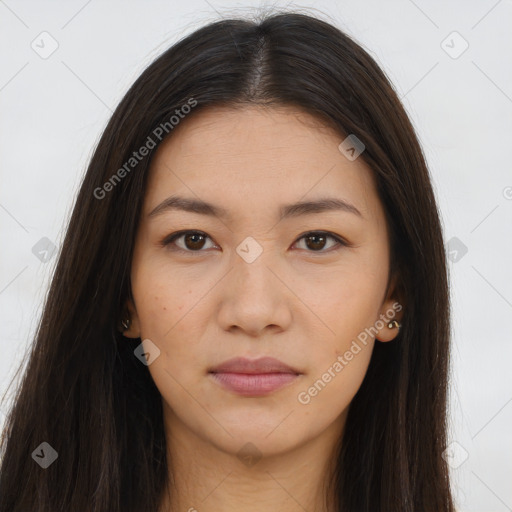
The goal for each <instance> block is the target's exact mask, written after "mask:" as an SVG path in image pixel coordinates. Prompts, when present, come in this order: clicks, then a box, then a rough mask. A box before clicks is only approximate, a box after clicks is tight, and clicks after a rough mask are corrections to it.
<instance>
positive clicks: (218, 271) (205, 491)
mask: <svg viewBox="0 0 512 512" xmlns="http://www.w3.org/2000/svg"><path fill="white" fill-rule="evenodd" d="M171 135H172V136H171V137H169V138H167V139H166V140H165V141H164V142H163V143H162V144H161V145H160V147H159V149H158V151H157V153H156V155H155V157H154V159H153V161H152V163H151V168H150V174H149V177H148V187H147V191H146V196H145V198H144V206H143V212H142V216H141V220H140V225H139V228H138V232H137V236H136V241H135V247H134V257H133V262H132V270H131V283H132V295H133V301H132V300H131V299H129V300H128V301H127V304H126V307H127V311H128V312H129V316H130V318H131V325H130V328H129V330H127V331H124V335H125V336H126V337H129V338H139V337H140V338H141V340H145V341H144V347H145V348H146V349H148V350H152V349H151V347H150V345H148V342H147V340H148V339H149V340H151V342H152V343H153V344H154V346H157V347H158V348H159V350H160V355H159V356H158V357H156V359H154V361H152V362H151V363H150V364H149V365H148V369H149V371H150V373H151V376H152V378H153V380H154V382H155V384H156V386H157V387H158V389H159V391H160V393H161V395H162V404H163V408H164V423H165V430H166V437H167V446H168V450H169V456H170V454H172V460H171V459H170V458H169V468H170V474H169V478H171V475H173V479H174V483H173V484H172V485H170V487H171V493H172V496H173V502H172V504H171V503H170V500H169V499H168V497H163V498H162V503H161V508H160V509H159V512H177V511H178V510H180V511H190V512H193V511H194V510H198V511H200V512H210V511H218V510H223V511H225V512H230V511H235V510H236V511H240V510H243V511H244V512H252V511H255V512H256V511H258V512H259V511H261V510H280V511H283V512H291V511H293V512H295V511H301V512H302V511H303V510H304V509H306V510H308V511H327V510H329V509H330V507H331V505H330V501H329V500H330V498H327V502H328V503H326V504H325V503H324V497H325V490H324V488H323V483H324V482H325V481H326V479H327V477H328V475H330V472H331V471H332V466H330V461H331V460H332V455H333V451H334V449H335V447H336V444H337V442H338V440H339V439H340V437H341V436H342V433H343V428H344V424H345V420H346V415H347V412H348V408H349V405H350V402H351V401H352V399H353V397H354V395H355V394H356V392H357V390H358V389H359V387H360V385H361V383H362V381H363V378H364V376H365V373H366V371H367V368H368V364H369V361H370V357H371V353H372V350H373V347H374V343H375V342H376V340H375V338H376V339H377V340H379V341H381V342H386V341H390V340H392V339H393V338H394V337H395V336H396V335H397V332H398V331H397V329H396V328H388V327H387V323H388V322H385V323H384V324H385V325H384V327H382V328H381V329H379V331H378V334H377V335H376V336H375V338H374V337H372V336H370V337H369V339H368V342H367V344H366V345H364V344H362V343H359V345H360V347H361V350H360V351H359V352H358V353H357V355H354V357H353V359H352V360H350V361H349V362H348V363H347V364H346V366H344V368H343V370H342V371H340V372H339V373H337V374H336V376H335V377H334V378H332V379H331V380H330V382H329V383H327V384H326V385H325V387H324V388H323V389H322V390H321V391H320V392H318V393H317V395H316V396H314V397H312V398H311V401H310V402H309V403H308V404H304V403H301V402H300V401H299V400H298V395H299V393H300V392H304V391H305V390H306V391H307V390H308V388H309V387H310V386H312V385H313V383H314V382H315V381H318V379H320V378H321V377H322V375H323V374H325V372H326V371H327V369H328V368H330V367H332V366H333V363H334V362H335V361H336V360H337V357H338V356H340V355H341V356H343V354H344V353H345V352H346V351H347V350H349V348H350V346H351V344H352V342H353V341H354V340H356V338H357V336H358V334H360V333H361V332H362V331H364V329H365V328H369V327H370V326H374V325H375V324H376V321H377V320H379V319H381V318H383V316H382V315H386V312H388V316H389V310H390V309H391V310H392V305H393V304H395V305H396V303H397V297H395V296H394V293H393V292H394V283H395V279H394V277H395V276H393V279H391V286H390V288H389V293H387V294H386V286H387V283H388V277H389V264H390V260H389V243H388V228H387V225H386V220H385V214H384V210H383V206H382V204H381V202H380V200H379V197H378V195H377V192H376V188H375V183H374V178H373V175H372V172H371V170H370V169H369V168H368V167H367V165H366V164H365V163H364V162H363V160H362V158H357V159H356V160H354V161H350V160H349V159H347V158H346V157H345V156H344V155H343V154H342V153H341V152H340V150H339V149H338V145H339V144H340V142H341V141H342V140H343V139H344V137H342V136H340V135H339V134H337V133H335V132H334V131H333V130H331V129H329V128H328V127H326V126H325V125H323V124H322V123H321V122H320V121H318V120H317V119H316V118H314V117H311V116H309V115H308V114H305V113H302V112H301V111H299V110H296V109H293V108H291V107H283V108H281V107H280V108H276V107H274V108H272V109H263V108H261V107H252V106H251V107H247V108H243V109H237V110H234V109H222V110H221V109H219V108H215V109H212V108H211V109H206V110H204V111H201V112H197V113H195V114H194V115H191V116H189V117H188V118H185V119H184V120H182V121H181V123H180V125H178V126H177V127H176V128H175V129H174V130H173V132H172V134H171ZM174 194H176V195H180V196H185V197H188V198H193V199H202V200H204V201H208V202H210V203H213V204H215V205H220V206H223V207H224V208H226V209H228V210H229V212H230V213H231V214H232V218H231V219H221V218H219V217H216V216H206V215H201V214H198V213H191V212H185V211H178V210H170V211H166V212H164V213H161V214H160V215H157V216H154V217H148V214H149V212H151V211H152V210H153V209H154V208H155V207H156V206H157V205H158V204H160V203H161V202H162V201H163V200H164V199H166V198H167V197H168V196H170V195H174ZM321 196H330V197H333V196H334V197H336V198H340V199H343V200H345V201H347V202H349V203H351V204H352V205H354V206H356V208H357V209H358V210H359V211H360V212H361V214H362V217H359V216H357V215H354V214H352V213H349V212H345V211H340V210H335V211H327V212H321V213H313V214H308V215H304V216H300V217H295V218H293V217H292V218H289V219H283V220H280V221H279V219H278V208H279V207H280V206H281V205H283V204H288V203H294V202H296V201H299V200H314V199H317V198H320V197H321ZM184 229H190V230H197V231H201V232H204V233H205V234H206V235H207V236H206V238H203V239H201V238H199V240H197V239H196V240H194V239H193V237H192V239H190V237H188V240H187V237H186V236H184V237H181V238H179V239H177V240H175V241H174V243H172V244H170V245H168V246H162V244H161V241H162V240H163V239H164V238H166V237H167V236H168V235H170V234H172V233H174V232H176V231H179V230H184ZM310 231H329V232H332V233H334V234H335V235H338V236H339V237H341V238H342V239H344V240H346V241H347V242H349V243H350V244H351V245H350V246H348V247H344V246H340V245H338V243H337V241H336V240H335V239H331V238H326V239H325V241H324V242H323V245H322V241H320V242H318V241H316V245H315V243H312V244H311V243H310V244H308V243H307V240H306V239H305V238H301V237H303V235H304V234H308V233H309V232H310ZM246 237H252V238H254V239H255V240H256V241H257V243H258V244H259V245H260V247H261V249H262V253H261V254H260V255H259V256H258V257H257V258H256V259H255V260H254V261H252V262H250V263H249V262H247V261H246V260H245V259H244V258H242V257H241V256H240V255H239V254H238V253H237V251H236V249H237V247H238V246H239V245H240V244H241V243H242V242H243V241H244V240H245V239H246ZM313 242H315V241H313ZM173 248H174V250H173ZM179 248H181V249H183V250H184V251H187V250H188V252H178V251H177V249H179ZM337 248H338V250H336V249H337ZM315 249H317V250H315ZM194 251H195V252H194ZM394 318H395V319H397V320H400V319H401V313H396V315H395V316H394ZM148 347H149V348H148ZM265 355H269V356H272V357H275V358H277V359H279V360H281V361H283V362H285V363H286V364H288V365H290V366H293V367H295V368H297V369H299V370H300V372H301V375H299V377H297V378H296V379H295V380H294V381H293V382H292V383H290V384H288V385H287V386H285V387H283V388H281V389H279V390H277V391H274V392H272V393H270V394H268V395H266V396H262V397H246V396H241V395H238V394H235V393H233V392H231V391H228V390H225V389H224V388H222V387H221V386H220V385H219V384H218V383H217V382H216V381H214V380H213V379H212V377H211V375H209V374H208V370H209V369H210V368H211V367H212V366H214V365H216V364H219V363H221V362H223V361H225V360H227V359H230V358H232V357H235V356H243V357H247V358H251V359H255V358H257V357H260V356H265ZM247 443H252V445H253V446H254V448H252V450H253V451H254V452H255V453H256V454H257V455H258V457H255V458H253V460H252V462H248V463H244V461H243V460H241V458H240V457H237V454H238V453H239V452H240V450H241V449H242V453H245V452H244V450H245V451H248V450H249V449H248V448H247ZM244 446H246V448H242V447H244ZM259 457H261V458H259ZM258 458H259V460H257V459H258Z"/></svg>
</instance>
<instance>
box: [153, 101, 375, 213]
mask: <svg viewBox="0 0 512 512" xmlns="http://www.w3.org/2000/svg"><path fill="white" fill-rule="evenodd" d="M344 138H345V137H344V136H342V135H340V134H338V133H337V132H336V131H335V130H333V129H332V128H330V127H328V126H326V125H325V124H323V123H322V122H321V121H320V120H319V119H317V118H315V117H313V116H311V115H309V114H306V113H304V112H302V111H300V110H297V109H294V108H292V107H279V108H272V109H269V108H265V109H264V108H261V107H244V108H240V109H232V108H208V109H205V110H203V111H199V112H195V113H194V114H193V115H190V116H189V117H188V118H187V117H185V118H184V119H183V120H181V122H180V124H179V125H178V126H177V127H175V128H174V130H173V132H172V133H171V135H170V136H169V137H168V138H167V139H166V140H164V142H162V143H161V144H160V147H159V148H158V150H157V152H156V155H155V156H154V158H153V161H152V163H151V166H150V176H149V181H148V187H147V194H146V198H145V199H146V200H145V208H144V210H145V213H146V214H147V213H148V212H149V211H151V210H152V209H153V208H154V207H155V206H156V204H158V203H159V202H160V201H162V200H163V199H165V198H166V197H168V196H169V195H171V194H174V193H178V192H179V193H180V195H187V196H188V197H195V198H196V199H199V198H200V199H203V200H206V201H208V202H215V203H218V204H223V205H224V207H225V208H227V209H229V207H230V205H233V206H234V207H235V206H236V205H238V207H240V208H242V209H244V207H245V209H247V208H249V207H250V208H251V209H252V211H256V210H258V209H260V210H261V209H265V208H268V207H270V205H272V204H279V205H281V204H283V203H292V202H297V201H298V200H308V199H314V198H317V197H321V196H322V197H323V196H326V195H329V196H333V195H335V196H336V197H338V198H340V199H345V200H346V201H347V202H350V203H352V204H354V205H356V207H357V209H358V210H360V211H361V213H362V214H363V216H364V217H371V216H372V215H379V214H382V213H383V212H382V210H381V205H380V204H379V203H380V201H379V199H378V196H377V193H376V189H375V183H374V177H373V172H372V171H371V169H369V167H368V166H367V165H366V164H365V163H364V161H363V160H362V159H361V158H358V159H356V160H354V161H350V160H348V159H347V158H346V157H345V156H344V155H343V154H342V153H341V152H340V150H339V149H338V146H339V144H340V143H341V142H342V141H343V139H344ZM235 210H236V208H235ZM379 210H380V212H379ZM235 213H238V212H235Z"/></svg>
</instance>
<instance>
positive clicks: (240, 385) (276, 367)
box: [208, 357, 301, 396]
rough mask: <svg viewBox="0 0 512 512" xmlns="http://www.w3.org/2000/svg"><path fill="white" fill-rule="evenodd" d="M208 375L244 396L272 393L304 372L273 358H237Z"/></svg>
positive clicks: (219, 366) (213, 369)
mask: <svg viewBox="0 0 512 512" xmlns="http://www.w3.org/2000/svg"><path fill="white" fill-rule="evenodd" d="M208 373H209V375H210V376H211V377H212V378H213V379H214V380H215V381H216V382H217V383H219V384H220V385H221V386H223V387H224V388H225V389H228V390H230V391H232V392H234V393H237V394H239V395H244V396H262V395H266V394H268V393H272V392H273V391H276V390H278V389H280V388H282V387H283V386H286V385H287V384H289V383H291V382H293V381H294V380H296V379H297V378H298V377H299V376H300V375H301V373H300V372H299V371H298V370H297V369H295V368H292V367H291V366H288V365H287V364H285V363H283V362H282V361H279V360H278V359H275V358H273V357H261V358H259V359H253V360H251V359H246V358H243V357H235V358H233V359H229V360H228V361H225V362H223V363H221V364H220V365H218V366H216V367H214V368H212V369H210V370H209V372H208Z"/></svg>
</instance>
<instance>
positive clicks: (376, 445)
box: [0, 13, 454, 512]
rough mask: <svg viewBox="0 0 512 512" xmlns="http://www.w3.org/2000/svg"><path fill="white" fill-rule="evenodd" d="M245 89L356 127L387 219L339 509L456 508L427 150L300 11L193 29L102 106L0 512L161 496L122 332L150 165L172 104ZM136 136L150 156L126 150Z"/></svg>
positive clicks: (142, 387)
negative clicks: (109, 110)
mask: <svg viewBox="0 0 512 512" xmlns="http://www.w3.org/2000/svg"><path fill="white" fill-rule="evenodd" d="M194 102H195V103H194ZM247 104H253V105H256V104H258V105H263V104H264V105H267V106H270V107H271V106H272V105H276V106H278V105H289V106H294V107H296V108H299V109H301V110H303V111H306V112H308V113H310V114H312V115H314V116H317V117H318V118H321V119H322V120H323V121H324V122H325V123H326V124H328V125H330V126H332V127H334V128H335V129H336V130H337V131H338V133H339V134H340V141H341V140H343V138H342V137H345V136H347V135H349V134H354V135H355V136H356V137H357V138H358V139H359V140H361V141H362V142H363V143H364V145H365V150H364V152H363V153H362V154H361V156H360V158H363V159H364V161H365V162H366V164H367V165H368V166H369V167H370V168H371V169H372V171H373V173H374V175H375V179H376V183H377V189H378V194H379V197H380V199H381V201H382V203H383V205H384V208H385V211H386V216H387V221H388V223H389V228H390V233H391V236H390V246H391V256H392V257H391V262H392V263H391V267H392V268H391V269H390V272H391V273H393V275H395V274H396V275H397V278H398V290H399V294H400V302H401V303H402V304H403V305H404V316H403V322H402V323H403V326H402V329H401V330H400V333H399V335H398V336H397V337H396V338H395V340H393V341H391V342H388V343H376V344H375V348H374V351H373V354H372V358H371V361H370V365H369V368H368V372H367V374H366V376H365V379H364V381H363V383H362V385H361V387H360V389H359V391H358V392H357V394H356V396H355V397H354V399H353V401H352V403H351V406H350V409H349V414H348V417H347V422H346V426H345V431H344V435H343V440H342V442H341V440H340V445H339V449H338V451H337V452H336V457H335V458H333V466H334V467H335V471H334V477H333V479H332V481H331V482H328V485H329V488H330V489H331V490H332V491H333V492H334V495H335V496H336V499H337V504H336V506H337V509H338V510H343V511H344V512H356V511H357V512H363V511H364V512H379V511H380V512H398V511H400V512H402V511H413V510H414V511H420V510H421V511H431V512H453V510H454V506H453V503H452V498H451V494H450V486H449V477H448V468H447V464H446V463H445V461H444V459H443V457H442V452H443V450H444V449H445V442H446V428H447V422H446V417H447V380H448V379H447V375H448V368H449V335H450V328H449V289H448V279H447V277H448V276H447V268H446V257H445V248H444V242H443V237H442V230H441V226H440V220H439V212H438V209H437V205H436V200H435V197H434V193H433V190H432V186H431V179H430V176H429V171H428V168H427V165H426V161H425V157H424V154H423V152H422V149H421V147H420V144H419V142H418V139H417V137H416V135H415V132H414V129H413V127H412V125H411V122H410V120H409V119H408V117H407V115H406V113H405V111H404V108H403V106H402V105H401V103H400V101H399V98H398V96H397V94H396V92H395V90H394V89H393V87H392V85H391V83H390V81H389V80H388V78H387V77H386V75H385V74H384V73H383V71H382V70H381V69H380V68H379V66H378V65H377V64H376V62H375V61H374V60H373V59H372V57H371V56H370V55H369V54H368V53H367V52H366V51H365V50H364V49H363V48H362V47H361V46H360V45H358V44H357V43H356V42H355V41H354V40H353V39H352V38H350V37H348V36H347V35H346V34H344V33H343V32H342V31H340V30H339V29H338V28H336V27H334V26H332V25H331V24H330V23H327V22H325V21H322V20H320V19H317V18H315V17H312V16H309V15H305V14H295V13H279V14H272V15H267V16H264V17H263V18H262V19H260V20H257V21H249V20H241V19H228V20H222V21H218V22H214V23H211V24H209V25H207V26H204V27H203V28H200V29H199V30H197V31H195V32H194V33H192V34H191V35H189V36H187V37H185V38H183V39H182V40H181V41H179V42H178V43H176V44H175V45H173V46H172V47H171V48H169V49H168V50H167V51H165V52H164V53H163V54H162V55H161V56H159V57H158V58H157V59H156V60H155V61H154V62H153V63H152V64H151V65H149V67H147V69H146V70H145V71H144V72H143V73H142V74H141V75H140V77H139V78H138V79H137V80H136V82H135V83H134V84H133V86H132V87H131V88H130V89H129V91H128V92H127V93H126V95H125V96H124V98H123V99H122V101H121V102H120V104H119V106H118V107H117V109H116V110H115V112H114V113H113V115H112V117H111V119H110V121H109V123H108V125H107V127H106V129H105V130H104V133H103V135H102V137H101V139H100V140H99V143H98V145H97V147H96V149H95V151H94V154H93V156H92V158H91V161H90V164H89V166H88V169H87V173H86V175H85V177H84V179H83V183H82V185H81V188H80V191H79V193H78V197H77V200H76V203H75V207H74V210H73V213H72V216H71V219H70V222H69V225H68V227H67V231H66V236H65V239H64V242H63V245H62V247H61V250H60V253H59V257H58V262H57V265H56V269H55V272H54V275H53V279H52V282H51V286H50V290H49V293H48V295H47V298H46V301H45V305H44V310H43V314H42V317H41V320H40V323H39V325H38V329H37V332H36V336H35V340H34V343H33V344H32V346H31V353H30V355H29V359H28V364H27V366H26V368H25V370H24V373H23V379H22V380H21V383H20V385H19V387H18V389H17V393H16V396H15V400H14V403H13V406H12V408H11V410H10V411H9V414H8V416H7V420H6V424H5V429H4V432H3V436H2V444H1V450H2V451H1V454H2V461H1V473H0V512H27V511H33V512H35V511H38V512H57V511H66V512H69V511H73V512H80V511H86V510H87V511H89V510H90V511H93V510H94V511H95V512H121V511H122V512H136V511H137V512H138V511H143V510H144V511H155V510H157V508H158V505H159V503H160V499H161V496H162V492H163V489H164V486H165V483H166V479H167V477H168V473H167V461H166V443H165V435H164V429H163V415H162V404H161V396H160V394H159V392H158V389H157V388H156V386H155V384H154V382H153V381H152V379H151V377H150V374H149V371H148V369H147V367H146V366H145V365H142V364H140V361H139V360H138V359H137V358H136V357H134V353H133V351H134V348H135V347H136V346H137V345H138V344H139V343H140V340H128V339H127V338H124V337H123V336H122V334H120V332H119V331H118V329H117V326H118V321H119V318H120V315H121V312H122V307H123V304H124V303H125V299H126V297H127V296H128V294H129V293H130V268H131V261H132V249H133V245H134V240H135V233H136V229H137V224H138V219H139V215H140V212H141V206H142V201H143V198H144V193H145V187H146V181H147V180H146V178H147V175H148V168H149V165H150V162H151V157H152V155H153V154H154V153H155V151H156V149H157V148H158V146H159V143H160V141H161V140H163V135H167V133H169V136H172V124H173V122H174V121H171V117H172V116H173V115H176V110H179V111H180V112H182V113H183V112H186V111H187V110H186V109H184V108H183V106H184V105H193V106H191V107H190V108H189V109H188V110H189V111H191V112H190V113H189V114H187V115H194V112H198V111H200V110H202V109H204V108H207V107H208V108H209V107H215V106H225V105H229V106H233V107H235V108H236V107H237V106H240V107H242V106H244V105H247ZM158 127H160V132H161V133H160V132H159V131H156V130H157V128H158ZM162 127H163V128H162ZM162 130H163V131H162ZM156 133H159V134H160V138H159V137H158V136H157V135H156ZM149 139H151V140H152V141H153V144H149V143H148V141H149ZM142 146H146V147H149V146H151V148H150V149H149V153H148V155H147V156H146V157H144V158H142V157H141V158H140V160H139V159H137V162H134V161H133V160H130V159H131V158H134V157H133V152H134V151H138V150H139V148H141V147H142ZM139 156H140V155H139ZM127 163H129V164H128V165H127ZM122 168H124V170H125V172H122V171H120V169H122ZM114 175H115V176H117V177H114ZM107 183H108V184H109V185H106V184H107ZM43 442H47V443H48V444H49V445H50V446H51V447H52V448H53V449H54V450H55V451H56V452H57V454H58V458H57V460H56V461H55V462H54V463H53V464H51V465H50V466H49V467H47V468H46V469H43V468H42V467H40V465H38V464H36V462H35V458H34V455H33V452H34V450H36V448H37V449H44V448H45V447H46V445H44V446H43V448H41V447H40V445H41V443H43Z"/></svg>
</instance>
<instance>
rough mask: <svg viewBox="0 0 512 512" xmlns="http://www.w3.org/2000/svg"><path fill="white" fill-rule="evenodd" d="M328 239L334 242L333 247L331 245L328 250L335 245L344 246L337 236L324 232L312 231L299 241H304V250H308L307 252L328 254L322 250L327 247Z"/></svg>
mask: <svg viewBox="0 0 512 512" xmlns="http://www.w3.org/2000/svg"><path fill="white" fill-rule="evenodd" d="M328 239H331V240H334V241H335V242H336V243H335V244H334V245H331V246H330V247H329V249H330V248H332V247H333V246H336V245H341V246H343V245H346V244H345V243H344V242H343V240H341V239H340V238H338V237H337V236H334V235H331V234H329V233H326V232H324V231H312V232H310V233H306V234H305V235H304V236H302V237H301V238H299V240H304V241H305V245H306V248H307V249H308V250H309V252H329V251H328V250H323V249H325V247H326V245H327V240H328Z"/></svg>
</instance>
